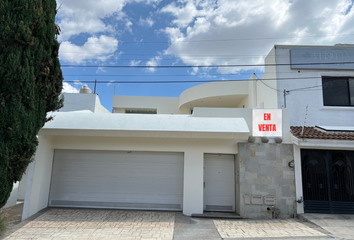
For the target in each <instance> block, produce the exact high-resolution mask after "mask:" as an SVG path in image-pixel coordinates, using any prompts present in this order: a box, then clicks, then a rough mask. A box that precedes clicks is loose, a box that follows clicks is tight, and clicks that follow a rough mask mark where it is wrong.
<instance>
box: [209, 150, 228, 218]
mask: <svg viewBox="0 0 354 240" xmlns="http://www.w3.org/2000/svg"><path fill="white" fill-rule="evenodd" d="M204 210H205V211H220V212H235V157H234V155H221V154H218V155H215V154H205V155H204Z"/></svg>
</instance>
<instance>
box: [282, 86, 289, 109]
mask: <svg viewBox="0 0 354 240" xmlns="http://www.w3.org/2000/svg"><path fill="white" fill-rule="evenodd" d="M289 92H290V91H286V89H284V92H283V93H284V108H286V95H289Z"/></svg>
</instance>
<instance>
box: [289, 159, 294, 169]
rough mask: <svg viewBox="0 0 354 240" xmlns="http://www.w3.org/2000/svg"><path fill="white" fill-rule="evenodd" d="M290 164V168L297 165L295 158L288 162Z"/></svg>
mask: <svg viewBox="0 0 354 240" xmlns="http://www.w3.org/2000/svg"><path fill="white" fill-rule="evenodd" d="M288 165H289V167H290V168H294V167H295V163H294V160H292V161H290V162H289V163H288Z"/></svg>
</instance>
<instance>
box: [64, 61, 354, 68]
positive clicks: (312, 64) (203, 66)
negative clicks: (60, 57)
mask: <svg viewBox="0 0 354 240" xmlns="http://www.w3.org/2000/svg"><path fill="white" fill-rule="evenodd" d="M335 64H339V63H338V62H327V63H275V64H230V65H201V66H198V65H185V66H181V65H178V66H156V65H155V66H122V65H106V66H98V65H87V66H82V65H61V67H70V68H93V67H95V68H98V67H100V68H227V67H267V66H290V65H291V66H316V65H335ZM340 64H341V65H343V64H354V62H340Z"/></svg>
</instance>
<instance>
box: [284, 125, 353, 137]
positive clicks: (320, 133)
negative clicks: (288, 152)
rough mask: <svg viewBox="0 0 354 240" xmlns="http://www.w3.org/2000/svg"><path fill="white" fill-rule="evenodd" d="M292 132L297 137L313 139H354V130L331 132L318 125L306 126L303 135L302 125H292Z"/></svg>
mask: <svg viewBox="0 0 354 240" xmlns="http://www.w3.org/2000/svg"><path fill="white" fill-rule="evenodd" d="M290 129H291V133H292V134H293V135H294V137H297V138H312V139H335V140H354V132H334V133H332V132H329V131H324V130H319V129H317V128H316V127H304V134H303V135H302V136H301V131H302V127H297V126H291V127H290Z"/></svg>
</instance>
